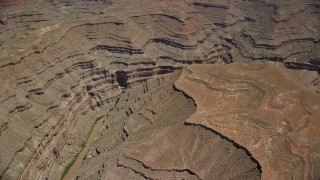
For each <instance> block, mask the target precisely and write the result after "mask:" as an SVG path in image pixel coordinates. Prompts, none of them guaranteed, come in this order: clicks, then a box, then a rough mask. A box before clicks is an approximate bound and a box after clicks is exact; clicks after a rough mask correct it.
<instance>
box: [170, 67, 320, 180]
mask: <svg viewBox="0 0 320 180" xmlns="http://www.w3.org/2000/svg"><path fill="white" fill-rule="evenodd" d="M271 74H272V75H271ZM175 85H176V87H177V88H178V89H180V90H182V91H183V92H185V93H186V94H188V95H189V96H191V97H192V98H193V99H194V101H195V103H196V105H197V110H196V112H195V113H194V114H193V115H192V116H191V117H190V118H188V119H187V120H186V122H187V124H193V125H201V126H205V127H208V128H210V129H212V130H213V131H216V132H217V133H219V134H221V135H223V136H225V137H226V138H227V139H230V140H232V141H234V142H235V143H238V144H239V145H241V146H243V147H244V148H246V149H247V150H248V151H249V152H251V153H252V155H253V157H254V158H255V159H256V160H258V162H259V163H260V165H261V167H262V179H318V178H319V177H320V175H319V170H318V169H319V166H320V159H319V157H320V156H319V153H320V146H319V143H320V138H319V128H320V121H319V117H320V114H319V113H320V111H319V108H320V97H319V96H318V95H317V94H315V93H314V92H312V91H310V90H309V88H308V87H307V86H305V85H304V84H303V83H302V80H301V79H300V77H299V76H296V75H295V74H294V73H293V72H292V71H289V70H287V69H285V68H284V67H282V66H281V65H280V64H279V63H255V64H246V63H234V64H229V65H224V66H221V65H192V66H188V67H186V68H185V69H184V71H183V73H182V75H181V77H180V78H179V79H178V80H177V81H176V82H175Z"/></svg>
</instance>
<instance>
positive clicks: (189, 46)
mask: <svg viewBox="0 0 320 180" xmlns="http://www.w3.org/2000/svg"><path fill="white" fill-rule="evenodd" d="M319 19H320V3H319V1H317V0H303V1H298V0H290V1H281V2H279V1H273V0H263V1H262V0H254V1H252V0H245V1H238V0H219V1H218V0H208V1H203V0H201V1H200V0H199V1H196V0H134V1H133V0H81V1H80V0H68V1H67V0H28V1H24V0H12V1H9V0H0V77H1V78H0V152H1V153H0V179H46V178H48V179H59V178H60V177H61V175H62V174H63V172H65V169H67V167H68V165H69V164H70V162H72V161H73V159H74V156H75V155H76V154H77V152H79V150H80V149H81V148H80V147H81V144H82V142H83V141H85V139H86V138H87V136H88V133H90V131H91V127H92V125H93V124H94V123H95V120H96V119H97V118H98V117H102V116H103V115H105V117H104V118H103V121H104V125H103V128H102V129H101V131H100V133H99V134H98V136H97V139H96V140H95V141H94V142H93V143H92V144H91V147H90V150H89V152H88V154H87V156H86V159H85V161H83V165H82V166H81V168H80V169H79V170H78V171H77V172H75V174H74V177H78V178H80V179H81V178H88V179H91V178H99V177H100V178H104V177H105V178H109V177H113V178H114V179H116V178H118V179H124V178H125V177H129V176H130V177H132V178H138V179H141V178H146V179H148V178H149V179H158V178H165V179H168V178H169V179H170V178H171V179H174V178H176V179H183V178H187V179H210V177H215V178H217V179H232V178H235V179H259V178H260V177H265V178H268V177H271V178H280V179H281V178H283V179H286V178H287V177H296V178H300V175H301V174H302V175H303V176H304V178H305V179H311V178H316V177H319V174H317V171H316V169H317V168H318V169H319V166H318V165H317V163H318V161H319V160H318V159H317V158H316V156H317V155H318V154H317V152H318V149H317V148H318V143H319V142H318V141H317V140H316V139H312V138H311V134H312V133H313V132H314V131H313V130H312V129H311V130H309V129H308V128H303V127H308V126H309V125H308V123H309V122H316V121H313V120H312V118H314V119H317V118H318V119H319V114H316V110H314V109H313V108H315V107H316V105H315V106H314V107H313V106H312V105H306V104H303V103H302V105H297V106H294V107H297V108H298V109H300V110H301V112H300V111H299V112H298V111H297V112H296V111H293V112H295V113H294V114H293V115H291V116H294V117H291V116H290V117H285V118H287V120H284V122H285V123H287V124H288V123H289V121H291V119H294V120H292V121H293V122H295V123H297V124H294V125H291V126H292V127H291V128H292V130H283V132H285V133H282V135H277V136H279V137H277V138H275V137H274V136H275V135H274V134H272V133H274V132H275V131H276V130H273V129H272V128H274V127H278V125H279V124H278V123H279V122H280V119H281V118H282V116H285V113H287V114H288V113H289V114H290V112H291V111H289V110H286V111H284V110H281V107H282V106H284V107H286V106H285V105H281V104H280V105H277V104H276V105H275V106H276V107H277V106H279V107H278V108H279V109H280V110H279V113H283V114H284V115H281V116H280V115H279V114H276V115H277V120H274V121H275V122H273V121H272V122H268V123H266V124H265V125H264V126H267V127H268V128H271V129H268V128H267V130H265V131H263V133H266V134H264V135H261V138H262V140H261V142H265V141H266V139H268V138H271V137H272V138H274V139H275V140H274V141H275V142H274V143H275V146H270V147H273V148H275V150H270V153H271V155H270V156H271V157H273V159H272V162H271V161H270V160H266V157H267V156H266V154H263V153H265V151H262V150H261V148H263V147H265V146H262V145H261V146H260V145H257V147H253V145H252V144H250V143H249V144H248V138H250V137H252V136H253V134H254V132H252V133H251V132H247V133H248V135H246V136H243V137H241V138H240V137H238V138H240V139H237V137H234V134H230V130H228V128H229V126H231V125H232V126H235V125H234V124H229V123H227V127H226V130H224V131H222V130H221V129H216V128H215V127H213V125H212V126H210V125H208V124H205V123H202V121H200V120H199V119H197V118H196V119H194V120H193V117H197V114H198V113H199V109H197V110H195V105H194V102H193V101H192V100H191V99H190V97H188V96H189V95H190V96H192V98H193V99H194V100H195V103H196V105H197V106H198V107H200V105H198V102H197V97H196V96H194V94H192V93H191V92H192V91H191V90H190V89H189V90H188V88H187V87H182V85H181V84H180V85H181V86H179V89H181V90H183V92H180V90H178V89H174V88H173V87H172V86H173V81H174V79H176V78H177V77H178V76H179V74H172V73H177V72H178V71H179V72H180V70H181V69H182V68H184V67H185V66H187V65H190V64H223V65H221V68H220V67H219V66H215V67H217V68H218V69H221V70H220V71H221V72H222V71H229V70H228V68H229V67H231V69H234V67H233V66H229V65H228V66H226V64H230V63H234V62H236V63H238V62H241V63H243V62H251V63H257V61H259V62H260V61H277V62H278V64H277V66H279V68H281V70H278V69H276V68H274V67H271V68H269V66H273V65H257V66H259V67H260V66H267V68H266V69H267V70H266V71H267V72H268V74H264V76H267V77H264V76H263V75H262V74H259V73H257V76H259V77H260V76H261V79H263V78H272V77H277V75H276V73H277V74H280V75H281V74H283V73H288V72H287V71H286V70H285V68H289V69H294V70H292V71H290V74H292V77H294V78H295V79H294V80H292V79H291V78H292V77H290V78H289V80H288V82H290V83H291V81H294V82H293V83H295V80H296V81H297V82H298V84H299V88H300V87H302V90H300V89H298V90H297V92H298V91H299V92H300V91H301V92H302V93H304V94H306V93H305V91H304V90H303V89H304V88H309V90H310V91H312V92H310V93H309V94H312V93H316V94H317V93H318V94H317V95H316V94H314V95H312V96H314V98H312V99H313V101H315V102H312V103H315V104H316V103H317V102H316V100H317V97H318V96H319V92H320V75H319V71H320V53H319V52H320V51H319V48H320V44H319V42H320V41H319V38H320V33H319V32H318V31H319V29H320V21H319ZM224 66H226V67H224ZM234 66H235V67H237V66H239V65H234ZM282 66H284V67H285V68H283V67H282ZM196 67H198V66H192V67H190V68H189V69H192V68H196ZM199 67H200V66H199ZM201 68H203V69H208V70H209V69H211V66H201ZM224 68H226V69H224ZM249 69H250V68H249ZM262 69H263V68H262ZM273 70H275V71H276V72H275V75H273V72H272V71H273ZM186 71H187V70H186V69H185V70H184V71H183V76H182V77H181V78H180V79H179V80H178V82H180V81H183V79H184V78H185V77H187V76H189V75H188V72H189V71H188V72H186ZM237 71H239V72H240V71H241V69H240V70H238V69H237ZM168 73H170V75H168ZM235 73H236V72H235ZM243 73H244V75H245V73H247V72H246V71H244V72H243ZM199 74H201V72H199ZM231 75H232V74H231ZM269 75H270V76H272V77H268V76H269ZM251 77H252V76H251V75H250V73H248V78H251ZM201 78H206V75H205V73H203V77H202V76H201ZM226 78H230V77H229V76H227V77H226ZM253 78H254V77H253ZM234 79H236V77H235V78H234ZM205 80H206V79H203V80H201V82H203V81H205ZM185 81H188V83H189V80H185ZM212 81H214V79H213V80H212ZM234 81H237V80H234ZM266 81H269V79H266ZM270 81H272V79H271V80H270ZM279 81H282V80H280V79H279ZM283 81H285V82H286V81H287V80H286V79H284V80H283ZM272 82H273V81H272ZM277 82H278V81H277ZM192 83H194V82H193V81H190V84H192ZM221 83H222V82H221ZM228 83H231V85H230V86H232V83H233V81H232V82H229V81H228V82H226V86H229V85H228ZM200 84H201V83H200ZM235 84H236V85H238V84H237V83H235ZM240 84H241V83H240ZM245 84H248V82H244V86H245ZM249 84H250V83H249ZM257 84H259V82H257ZM185 85H188V84H185ZM236 85H235V86H236ZM177 86H178V85H177ZM241 86H242V85H240V86H239V87H241ZM248 86H249V85H248ZM250 86H251V85H250ZM252 86H255V85H254V84H252ZM239 87H237V88H239ZM281 87H282V86H281ZM292 87H293V86H292ZM294 87H295V88H296V86H294ZM184 88H187V89H186V90H184ZM235 88H236V87H235ZM250 88H253V87H250ZM285 88H288V87H284V89H279V92H282V91H287V89H285ZM253 89H255V88H253ZM258 89H259V88H258ZM269 89H270V88H269ZM271 89H272V86H271ZM260 90H261V91H263V92H264V91H266V90H265V89H264V87H262V88H260V89H259V90H254V91H255V92H254V94H256V96H257V97H259V98H261V99H263V98H264V97H265V96H266V97H267V98H268V97H271V96H268V95H265V94H261V92H260ZM189 91H190V94H189ZM306 91H307V90H306ZM184 92H186V93H187V94H188V95H187V94H184ZM240 92H242V90H240ZM248 92H250V91H248ZM259 93H260V94H259ZM274 93H275V95H276V94H277V92H274ZM235 94H236V93H235ZM298 94H299V93H298ZM199 95H202V94H199ZM275 95H274V96H275ZM221 96H222V95H221ZM248 96H249V95H248ZM289 96H291V94H289ZM297 96H298V95H297ZM306 96H310V97H311V95H306ZM292 97H295V95H292ZM310 97H307V99H309V98H310ZM215 98H217V97H215ZM224 98H228V95H227V96H226V97H224ZM279 98H281V97H279ZM284 98H285V99H286V98H287V97H284ZM218 99H219V98H218ZM222 99H223V98H222ZM293 99H295V98H293ZM249 100H250V99H244V100H243V103H246V102H251V101H249ZM293 101H294V102H295V100H292V102H291V101H290V103H293ZM297 102H298V101H297ZM212 103H216V102H212ZM226 103H227V104H228V105H227V106H230V107H232V108H233V107H237V106H238V105H239V104H237V103H235V104H233V103H234V101H232V102H226ZM275 103H278V102H275ZM261 104H262V105H261ZM213 105H216V104H213ZM204 106H205V105H204ZM248 106H251V105H248ZM252 106H257V107H263V102H256V104H253V105H252ZM272 106H273V105H272ZM300 106H302V107H300ZM309 106H311V107H309ZM198 107H197V108H198ZM245 107H247V105H246V106H244V107H243V108H244V109H241V108H240V109H241V110H243V111H246V112H244V113H248V112H247V111H249V110H250V107H247V109H245ZM303 107H304V108H305V109H304V110H302V109H303ZM207 108H212V111H218V109H215V108H216V107H215V106H212V107H209V106H208V107H207ZM232 108H231V109H232ZM248 108H249V109H248ZM251 108H252V107H251ZM306 108H311V109H306ZM282 109H283V108H282ZM284 109H285V108H284ZM206 110H208V109H206ZM210 111H211V110H210ZM230 111H232V112H231V113H230V114H229V115H230V116H232V113H234V112H233V110H230ZM314 111H315V112H314ZM194 112H195V113H196V114H195V115H193V116H192V118H191V119H188V121H187V122H188V123H184V122H185V120H186V119H187V118H188V117H189V116H190V115H192V114H193V113H194ZM252 112H256V113H257V115H256V116H255V115H252V114H250V115H247V116H250V117H251V116H252V117H256V118H257V119H259V118H262V116H266V117H267V118H266V119H264V118H262V119H263V120H264V121H269V119H270V117H269V116H270V114H269V113H270V112H269V111H262V110H261V112H260V111H258V110H254V111H253V110H252ZM237 113H239V112H237ZM259 113H261V115H260V114H259ZM277 113H278V111H277ZM299 113H300V114H299ZM271 114H272V113H271ZM226 115H228V113H226ZM298 115H305V116H306V117H304V118H306V119H304V120H301V121H302V122H301V123H302V124H299V123H300V122H298V121H299V120H297V119H295V118H298V117H295V116H298ZM241 117H242V116H241ZM228 118H229V120H230V118H231V119H234V118H232V117H228ZM290 118H291V119H290ZM308 118H311V120H312V121H311V120H310V121H309V119H308ZM236 120H237V119H236ZM236 120H235V122H234V123H237V122H238V121H239V118H238V121H236ZM226 121H227V122H228V119H227V120H226ZM278 121H279V122H278ZM245 122H246V121H245ZM252 123H254V120H252ZM280 124H281V123H280ZM305 124H306V125H305ZM260 126H261V125H259V124H258V125H257V127H256V128H257V129H259V128H260ZM269 126H270V127H269ZM296 126H297V127H299V128H302V129H305V132H304V133H305V134H303V133H302V134H298V133H297V132H298V131H299V132H300V130H299V128H298V130H297V129H295V128H296ZM248 128H249V130H250V131H253V129H254V128H252V127H248ZM250 128H251V129H250ZM314 128H315V129H317V128H318V126H317V125H316V124H315V125H314ZM257 129H256V131H260V130H257ZM262 129H263V128H262ZM220 130H221V131H220ZM242 131H244V130H243V129H241V128H240V130H239V132H238V134H239V133H240V132H242ZM281 131H282V130H281ZM291 131H292V132H293V133H292V134H290V133H289V132H291ZM308 133H309V134H308ZM278 134H279V133H278ZM280 134H281V133H280ZM301 138H302V139H301ZM314 138H316V136H315V137H314ZM305 141H308V142H305ZM309 141H310V142H309ZM254 142H255V141H254ZM282 142H283V143H282ZM303 143H304V144H303ZM313 143H314V144H313ZM208 144H209V145H208ZM280 145H281V146H280ZM293 145H295V146H296V147H291V146H293ZM217 147H219V148H217ZM289 147H290V148H289ZM310 148H311V149H310ZM312 148H314V149H312ZM144 149H147V150H148V151H147V152H144ZM189 150H190V151H189ZM260 150H261V151H260ZM258 151H259V152H258ZM209 152H210V153H209ZM257 152H258V153H257ZM268 152H269V151H268ZM259 153H260V154H259ZM272 153H276V154H277V155H273V154H272ZM278 154H279V155H278ZM172 155H174V156H173V157H171V156H172ZM278 157H283V159H279V158H278ZM297 157H299V158H298V160H296V161H295V162H297V163H296V164H297V165H296V164H295V165H293V166H290V165H289V164H290V162H293V161H294V160H295V158H297ZM277 158H278V159H277ZM287 158H288V159H289V160H288V159H287ZM317 160H318V161H317ZM260 161H261V162H260ZM284 162H286V163H287V164H286V163H284ZM282 163H284V165H282ZM230 164H233V165H232V166H230ZM273 166H275V168H274V169H272V168H270V167H273ZM276 166H280V167H276ZM261 168H262V169H261ZM281 168H284V171H283V172H282V171H281V170H280V169H281ZM299 168H300V170H299ZM280 171H281V172H282V173H280ZM214 172H215V173H214ZM265 172H266V173H265ZM302 172H303V173H302ZM294 173H298V174H294ZM299 173H300V174H299Z"/></svg>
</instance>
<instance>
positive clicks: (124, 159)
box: [75, 73, 261, 179]
mask: <svg viewBox="0 0 320 180" xmlns="http://www.w3.org/2000/svg"><path fill="white" fill-rule="evenodd" d="M178 75H179V74H177V73H175V74H171V75H165V76H161V77H158V78H157V79H152V80H148V81H146V82H144V83H142V84H140V85H138V86H136V87H134V88H132V89H130V90H128V91H127V92H125V93H124V94H123V95H121V96H119V99H118V100H117V101H116V103H115V105H114V107H113V108H111V109H110V111H108V112H107V117H106V123H105V127H104V128H102V130H101V131H100V135H98V137H97V139H96V141H95V142H94V145H93V146H92V147H91V150H90V152H89V153H88V155H87V157H86V159H85V160H84V162H83V165H82V167H81V168H80V170H79V171H78V174H77V175H75V177H77V179H97V178H98V179H104V178H112V179H212V178H213V179H259V178H260V176H261V171H260V170H261V169H260V166H259V163H258V162H257V161H256V160H255V159H254V158H253V157H252V156H251V154H250V153H249V152H247V151H246V149H244V148H243V147H240V146H237V145H236V144H234V142H231V141H230V140H228V139H225V138H224V137H222V136H220V135H218V134H217V133H215V132H213V131H212V130H210V129H208V128H206V127H203V126H194V125H189V124H185V123H184V120H185V119H186V118H187V117H189V116H190V115H191V114H192V113H193V112H194V111H195V104H194V102H193V100H192V99H190V98H188V97H186V96H185V94H183V93H182V92H180V91H177V90H176V89H175V88H174V87H173V81H174V80H175V79H176V78H177V77H178Z"/></svg>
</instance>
